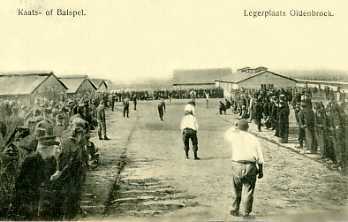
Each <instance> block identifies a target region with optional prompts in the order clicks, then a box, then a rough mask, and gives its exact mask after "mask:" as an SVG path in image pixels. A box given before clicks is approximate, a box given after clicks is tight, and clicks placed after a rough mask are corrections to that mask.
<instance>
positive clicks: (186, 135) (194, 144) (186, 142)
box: [182, 128, 198, 152]
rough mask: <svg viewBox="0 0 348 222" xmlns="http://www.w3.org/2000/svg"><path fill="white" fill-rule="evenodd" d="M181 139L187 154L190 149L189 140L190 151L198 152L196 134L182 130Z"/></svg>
mask: <svg viewBox="0 0 348 222" xmlns="http://www.w3.org/2000/svg"><path fill="white" fill-rule="evenodd" d="M182 139H183V142H184V146H185V147H184V149H185V152H188V151H189V149H190V140H191V142H192V150H193V152H197V150H198V138H197V132H196V131H195V130H193V129H188V128H186V129H184V131H183V133H182Z"/></svg>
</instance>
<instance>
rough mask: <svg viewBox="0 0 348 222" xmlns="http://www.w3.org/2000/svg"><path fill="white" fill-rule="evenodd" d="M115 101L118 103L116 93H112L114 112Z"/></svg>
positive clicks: (112, 108)
mask: <svg viewBox="0 0 348 222" xmlns="http://www.w3.org/2000/svg"><path fill="white" fill-rule="evenodd" d="M115 101H116V93H112V96H111V110H112V111H114V107H115Z"/></svg>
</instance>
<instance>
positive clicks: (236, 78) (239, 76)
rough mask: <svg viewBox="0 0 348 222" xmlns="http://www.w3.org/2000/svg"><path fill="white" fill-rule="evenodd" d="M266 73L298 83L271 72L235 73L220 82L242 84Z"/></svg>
mask: <svg viewBox="0 0 348 222" xmlns="http://www.w3.org/2000/svg"><path fill="white" fill-rule="evenodd" d="M264 73H271V74H272V75H277V76H280V77H282V78H286V79H289V80H291V81H294V82H297V80H296V79H293V78H290V77H287V76H284V75H281V74H278V73H274V72H271V71H261V72H257V73H246V72H234V73H232V74H231V75H228V76H225V77H224V78H222V79H220V80H221V81H223V82H231V83H240V82H243V81H246V80H248V79H251V78H253V77H255V76H259V75H262V74H264ZM216 81H219V79H216Z"/></svg>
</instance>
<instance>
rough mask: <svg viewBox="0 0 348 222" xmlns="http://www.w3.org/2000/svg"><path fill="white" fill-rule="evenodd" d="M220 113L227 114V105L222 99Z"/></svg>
mask: <svg viewBox="0 0 348 222" xmlns="http://www.w3.org/2000/svg"><path fill="white" fill-rule="evenodd" d="M219 114H220V115H222V114H225V115H226V106H225V104H224V103H223V102H222V101H219Z"/></svg>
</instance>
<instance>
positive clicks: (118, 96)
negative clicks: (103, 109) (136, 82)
mask: <svg viewBox="0 0 348 222" xmlns="http://www.w3.org/2000/svg"><path fill="white" fill-rule="evenodd" d="M192 91H194V92H195V94H196V96H195V98H206V95H207V94H209V97H210V98H222V97H223V96H224V95H223V90H222V89H221V88H211V89H198V88H190V89H163V90H153V91H150V90H127V91H126V90H119V91H117V92H116V91H115V92H113V93H112V94H111V97H112V100H114V101H115V102H121V101H123V99H124V98H128V99H130V100H133V99H134V98H137V99H138V100H159V99H161V98H164V99H190V98H191V94H190V93H191V92H192Z"/></svg>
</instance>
